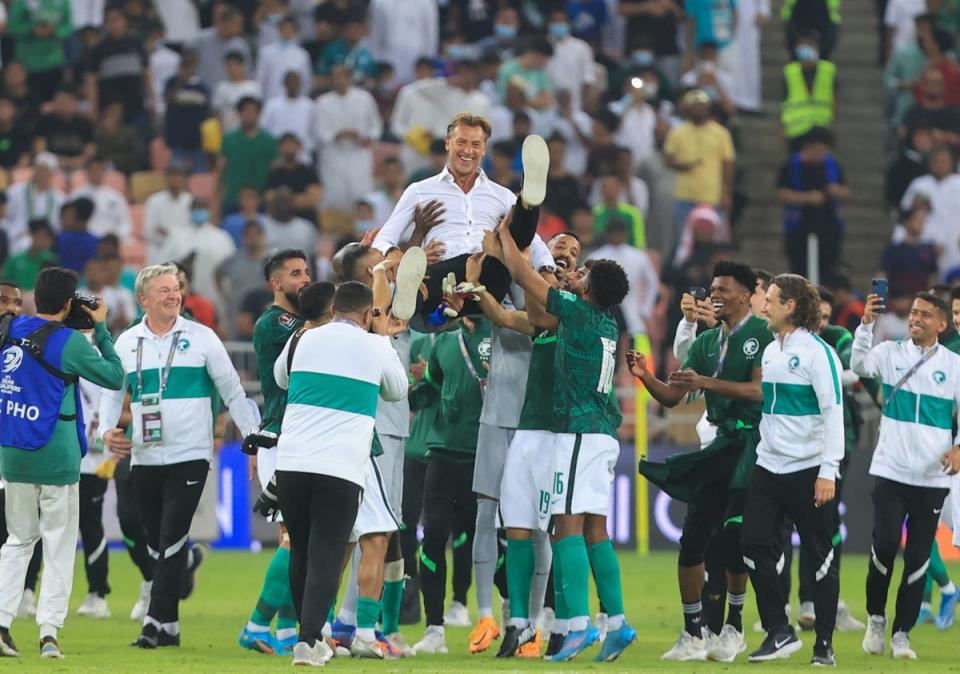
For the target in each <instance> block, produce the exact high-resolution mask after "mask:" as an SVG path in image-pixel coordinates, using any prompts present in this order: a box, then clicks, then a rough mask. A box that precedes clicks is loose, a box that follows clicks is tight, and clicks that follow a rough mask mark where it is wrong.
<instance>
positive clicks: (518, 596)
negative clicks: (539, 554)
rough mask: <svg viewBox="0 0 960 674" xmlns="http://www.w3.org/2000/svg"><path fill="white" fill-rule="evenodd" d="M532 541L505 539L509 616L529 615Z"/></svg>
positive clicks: (531, 580) (532, 564)
mask: <svg viewBox="0 0 960 674" xmlns="http://www.w3.org/2000/svg"><path fill="white" fill-rule="evenodd" d="M533 573H534V561H533V541H532V540H531V539H529V538H528V539H526V540H513V539H511V538H508V539H507V592H508V594H509V595H510V617H511V618H523V619H528V618H529V617H530V584H531V583H532V582H533Z"/></svg>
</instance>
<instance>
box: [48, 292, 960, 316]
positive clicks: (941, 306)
mask: <svg viewBox="0 0 960 674" xmlns="http://www.w3.org/2000/svg"><path fill="white" fill-rule="evenodd" d="M952 292H953V291H951V296H952ZM913 299H914V301H916V300H923V301H924V302H927V303H929V304H932V305H933V306H935V307H936V308H937V311H939V312H940V313H941V314H943V317H944V318H950V307H948V306H947V303H946V302H945V301H944V300H943V299H942V298H941V297H940V296H938V295H934V294H933V293H932V292H926V291H925V292H922V293H917V294H916V295H914V296H913ZM38 311H39V309H38Z"/></svg>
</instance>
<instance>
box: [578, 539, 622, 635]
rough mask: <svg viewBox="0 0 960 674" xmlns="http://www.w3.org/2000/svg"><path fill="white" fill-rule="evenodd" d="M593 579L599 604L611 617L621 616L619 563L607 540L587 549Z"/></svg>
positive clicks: (611, 545) (611, 544)
mask: <svg viewBox="0 0 960 674" xmlns="http://www.w3.org/2000/svg"><path fill="white" fill-rule="evenodd" d="M587 556H588V557H589V558H590V565H591V566H593V579H594V580H595V581H596V583H597V594H598V595H599V596H600V603H601V604H603V607H604V608H605V609H607V614H608V615H611V616H615V615H623V589H622V588H621V586H620V562H619V561H617V553H616V552H614V550H613V543H611V542H610V541H609V540H606V541H603V542H602V543H597V544H595V545H591V546H589V547H588V548H587Z"/></svg>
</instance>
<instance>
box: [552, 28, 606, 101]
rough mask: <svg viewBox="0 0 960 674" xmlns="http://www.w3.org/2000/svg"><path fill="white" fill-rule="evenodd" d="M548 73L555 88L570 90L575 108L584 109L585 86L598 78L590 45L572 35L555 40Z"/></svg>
mask: <svg viewBox="0 0 960 674" xmlns="http://www.w3.org/2000/svg"><path fill="white" fill-rule="evenodd" d="M547 75H548V76H549V77H550V81H551V82H553V86H554V88H555V89H557V90H560V89H567V90H569V91H570V99H571V101H572V103H573V109H574V110H582V109H583V87H584V86H585V85H588V84H589V85H593V84H594V83H595V82H596V80H597V71H596V69H595V67H594V62H593V50H592V49H591V48H590V45H589V44H587V43H586V42H584V41H583V40H581V39H580V38H576V37H573V36H572V35H568V36H567V37H565V38H562V39H560V40H556V41H554V43H553V56H552V57H551V58H550V61H549V62H548V63H547Z"/></svg>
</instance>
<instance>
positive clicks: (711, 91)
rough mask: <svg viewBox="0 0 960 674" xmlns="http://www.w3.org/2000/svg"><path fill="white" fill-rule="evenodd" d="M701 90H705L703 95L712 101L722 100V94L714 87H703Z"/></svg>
mask: <svg viewBox="0 0 960 674" xmlns="http://www.w3.org/2000/svg"><path fill="white" fill-rule="evenodd" d="M701 89H703V93H705V94H706V95H707V96H709V97H710V100H711V101H718V100H720V94H719V93H718V92H717V90H716V89H715V88H714V87H701Z"/></svg>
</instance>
